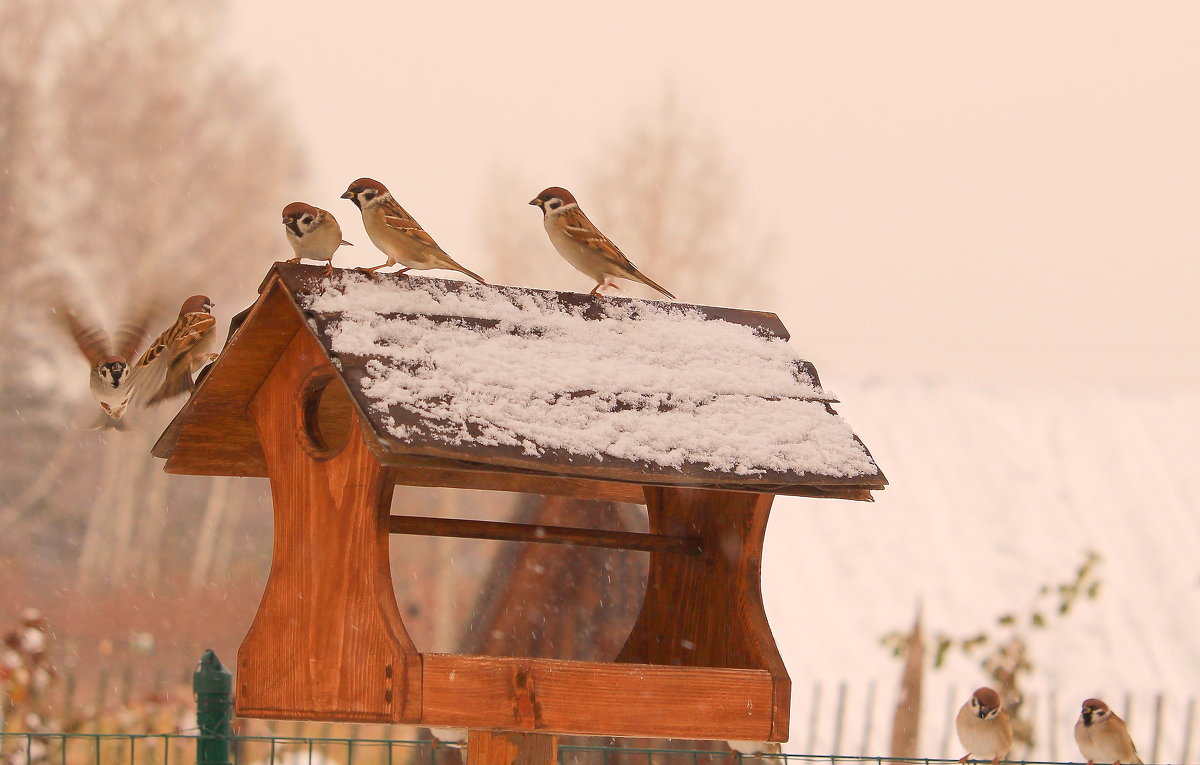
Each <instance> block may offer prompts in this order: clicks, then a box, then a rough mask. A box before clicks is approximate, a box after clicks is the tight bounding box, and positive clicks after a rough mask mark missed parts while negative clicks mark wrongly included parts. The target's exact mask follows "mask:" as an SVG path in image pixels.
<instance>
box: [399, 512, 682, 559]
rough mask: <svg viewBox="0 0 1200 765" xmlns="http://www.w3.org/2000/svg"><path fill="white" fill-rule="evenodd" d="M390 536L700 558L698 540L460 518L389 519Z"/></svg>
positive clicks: (404, 516)
mask: <svg viewBox="0 0 1200 765" xmlns="http://www.w3.org/2000/svg"><path fill="white" fill-rule="evenodd" d="M388 531H389V532H391V533H392V534H416V535H419V536H427V537H460V538H464V539H499V540H504V541H509V542H548V543H550V544H558V545H582V546H584V547H607V548H609V549H613V550H638V551H641V552H673V553H686V554H688V555H699V554H700V552H701V550H700V539H699V537H677V536H670V535H668V534H641V533H638V532H636V531H606V530H603V529H578V528H571V527H568V526H540V525H537V524H532V523H504V522H501V521H469V520H464V519H461V518H426V517H422V516H416V515H392V516H389V517H388Z"/></svg>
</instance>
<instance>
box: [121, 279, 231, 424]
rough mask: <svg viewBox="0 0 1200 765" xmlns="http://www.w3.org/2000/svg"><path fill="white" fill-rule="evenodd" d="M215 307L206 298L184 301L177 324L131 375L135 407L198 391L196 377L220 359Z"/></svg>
mask: <svg viewBox="0 0 1200 765" xmlns="http://www.w3.org/2000/svg"><path fill="white" fill-rule="evenodd" d="M212 307H213V304H212V301H211V300H209V299H208V298H207V297H205V296H204V295H192V296H191V297H190V298H188V299H187V300H185V301H183V305H182V306H181V307H180V308H179V317H178V318H177V319H175V323H174V324H172V325H171V326H170V327H168V328H167V330H166V331H165V332H163V333H162V334H161V335H159V336H158V338H157V339H155V341H154V342H153V343H151V344H150V347H149V348H147V349H146V352H145V353H143V354H142V355H141V357H140V358H138V360H137V364H135V365H134V367H133V370H132V371H131V372H130V375H131V377H132V381H131V384H132V385H133V389H134V392H133V403H134V404H137V405H138V406H142V407H146V406H153V405H154V404H157V403H159V402H161V401H166V400H167V399H169V398H174V397H175V396H179V395H182V394H184V393H189V392H191V391H192V390H195V388H196V383H195V382H193V381H192V375H193V374H194V373H195V372H196V371H197V370H199V369H200V367H202V366H204V365H205V364H207V363H208V362H210V361H212V360H214V359H215V358H216V356H217V354H215V353H212V352H211V351H212V347H213V344H214V343H215V342H216V338H215V337H214V335H213V327H215V326H216V324H217V320H216V319H214V318H213V315H212Z"/></svg>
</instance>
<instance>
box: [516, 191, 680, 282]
mask: <svg viewBox="0 0 1200 765" xmlns="http://www.w3.org/2000/svg"><path fill="white" fill-rule="evenodd" d="M529 204H531V205H534V206H535V207H538V208H540V209H541V211H542V224H543V225H544V226H545V227H546V234H547V235H549V237H550V243H551V244H553V245H554V249H556V250H558V254H559V255H562V257H563V259H564V260H566V261H567V262H568V263H570V264H571V265H572V266H574V267H575V268H576V269H578V270H579V271H580V272H582V273H584V274H586V275H587V276H589V277H591V278H592V279H595V280H596V286H595V287H593V288H592V292H591V294H593V295H595V294H596V292H597V291H598V290H599V289H600V288H601V287H603V286H604V285H605V284H606V283H608V282H609V281H610V280H611V279H612V278H619V279H629V280H631V281H635V282H641V283H642V284H645V285H646V286H648V287H651V288H652V289H655V290H657V291H659V292H661V293H662V294H664V295H666V296H667V297H669V298H671V299H672V300H674V299H675V296H674V295H672V294H671V293H670V292H667V291H666V290H665V289H663V288H662V287H661V286H660V285H659V284H657V283H656V282H654V281H652V280H651V279H650V278H649V277H648V276H646V275H645V274H643V273H642V272H641V271H639V270H638V269H637V267H636V266H635V265H633V263H631V262H630V261H629V258H627V257H625V254H624V253H623V252H621V250H620V249H619V248H618V247H617V245H615V244H613V242H612V240H611V239H609V238H608V237H607V236H605V235H604V234H602V233H601V232H600V229H598V228H596V225H595V224H594V223H592V222H591V221H590V220H589V219H588V217H587V216H586V215H584V214H583V210H581V209H579V203H578V202H576V201H575V197H574V195H572V194H571V192H569V191H567V190H566V189H564V188H562V187H561V186H551V187H549V188H547V189H544V190H543V191H542V193H541V194H538V195H537V196H536V197H534V198H533V199H532V200H531V201H530V202H529Z"/></svg>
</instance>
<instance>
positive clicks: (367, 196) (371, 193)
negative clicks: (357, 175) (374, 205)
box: [362, 189, 375, 202]
mask: <svg viewBox="0 0 1200 765" xmlns="http://www.w3.org/2000/svg"><path fill="white" fill-rule="evenodd" d="M362 195H363V199H365V200H367V201H368V202H370V201H371V200H372V199H374V198H375V192H374V191H373V190H371V189H367V190H366V191H364V192H363V193H362Z"/></svg>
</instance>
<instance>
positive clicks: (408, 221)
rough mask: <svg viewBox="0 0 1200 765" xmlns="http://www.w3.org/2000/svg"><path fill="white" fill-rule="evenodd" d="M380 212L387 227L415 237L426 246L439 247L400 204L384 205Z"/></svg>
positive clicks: (412, 237) (409, 236)
mask: <svg viewBox="0 0 1200 765" xmlns="http://www.w3.org/2000/svg"><path fill="white" fill-rule="evenodd" d="M382 212H383V222H384V224H385V225H387V227H388V228H390V229H392V230H393V231H395V232H396V233H398V234H401V235H403V236H407V237H408V238H410V239H415V240H416V241H418V242H420V243H421V244H423V245H425V246H426V247H434V248H436V249H439V250H440V249H441V248H440V247H438V245H437V242H435V241H433V237H432V236H430V235H429V234H428V233H426V231H425V229H423V228H421V225H420V224H419V223H417V222H416V221H415V220H413V217H412V216H411V215H409V214H408V213H407V212H405V211H404V208H403V207H401V206H400V205H398V204H389V205H385V206H384V207H383V208H382Z"/></svg>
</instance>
